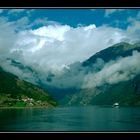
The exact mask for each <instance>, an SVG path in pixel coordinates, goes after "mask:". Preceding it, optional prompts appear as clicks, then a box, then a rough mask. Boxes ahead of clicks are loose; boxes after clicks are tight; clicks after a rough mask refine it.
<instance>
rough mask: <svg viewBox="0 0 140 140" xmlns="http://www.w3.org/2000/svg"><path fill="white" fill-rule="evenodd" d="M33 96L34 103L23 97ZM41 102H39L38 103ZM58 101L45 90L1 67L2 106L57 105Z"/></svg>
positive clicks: (0, 90) (0, 104)
mask: <svg viewBox="0 0 140 140" xmlns="http://www.w3.org/2000/svg"><path fill="white" fill-rule="evenodd" d="M27 98H30V99H31V98H32V99H33V101H32V103H29V102H23V101H22V99H27ZM38 102H39V103H38ZM56 105H57V103H56V101H54V99H53V98H52V97H51V96H50V95H49V94H48V93H46V92H45V91H43V90H42V89H40V88H39V87H37V86H35V85H33V84H30V83H28V82H26V81H23V80H20V79H18V77H16V76H14V75H12V74H10V73H8V72H4V71H3V70H2V69H1V68H0V106H1V107H7V106H8V107H9V106H12V107H28V106H36V107H38V106H44V107H46V106H47V107H48V106H56Z"/></svg>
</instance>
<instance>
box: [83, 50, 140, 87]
mask: <svg viewBox="0 0 140 140" xmlns="http://www.w3.org/2000/svg"><path fill="white" fill-rule="evenodd" d="M139 59H140V53H139V52H137V51H134V52H133V54H132V56H128V57H125V58H120V59H118V60H114V61H110V62H108V63H106V64H105V65H104V67H103V68H102V69H101V70H100V71H99V72H97V73H90V74H89V75H87V76H86V77H85V80H84V84H83V88H96V87H99V86H102V85H104V84H117V83H119V82H123V81H127V80H130V79H132V78H134V77H135V76H136V75H137V74H140V62H139Z"/></svg>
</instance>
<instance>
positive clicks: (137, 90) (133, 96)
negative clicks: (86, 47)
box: [63, 42, 140, 106]
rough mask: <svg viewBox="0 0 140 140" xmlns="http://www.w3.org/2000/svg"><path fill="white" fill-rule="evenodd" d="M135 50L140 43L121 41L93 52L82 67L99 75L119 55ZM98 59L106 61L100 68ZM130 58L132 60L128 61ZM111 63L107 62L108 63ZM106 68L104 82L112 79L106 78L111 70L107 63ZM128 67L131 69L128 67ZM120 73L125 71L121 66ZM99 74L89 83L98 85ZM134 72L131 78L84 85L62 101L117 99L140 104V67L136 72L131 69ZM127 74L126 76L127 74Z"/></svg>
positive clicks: (109, 101)
mask: <svg viewBox="0 0 140 140" xmlns="http://www.w3.org/2000/svg"><path fill="white" fill-rule="evenodd" d="M134 51H137V52H140V43H136V44H129V43H125V42H121V43H118V44H115V45H113V46H111V47H109V48H107V49H104V50H102V51H100V52H98V53H96V54H95V55H93V56H91V57H90V58H89V59H88V60H86V61H84V62H83V63H82V66H81V68H82V69H86V72H87V73H88V74H89V73H90V75H91V76H92V75H96V74H97V73H100V72H101V71H102V70H103V68H104V67H105V66H106V64H110V65H111V63H113V64H116V63H117V62H118V61H117V60H118V59H119V58H122V60H123V58H127V57H129V56H132V55H133V52H134ZM98 59H101V60H102V61H103V62H104V63H103V65H101V66H100V67H99V68H97V65H96V63H97V60H98ZM120 60H121V59H120ZM127 62H128V63H129V61H127ZM113 64H112V66H113ZM110 65H108V67H109V66H110ZM124 65H125V64H124ZM136 65H138V64H136ZM115 66H117V65H115ZM122 67H123V65H122ZM138 67H139V66H138ZM114 68H116V67H114ZM132 68H133V65H132ZM77 69H79V68H77ZM134 69H135V68H134ZM106 70H108V71H106V73H104V75H102V79H103V80H102V81H103V82H104V81H105V80H109V79H105V78H104V77H105V76H106V75H107V73H109V72H110V71H109V70H110V69H107V67H106ZM113 70H114V69H113ZM125 70H128V71H129V69H125ZM118 73H119V74H120V75H121V74H122V75H123V74H124V73H125V71H121V70H120V71H117V74H118ZM114 74H116V73H114ZM98 76H100V75H99V74H98V75H96V79H93V80H92V81H91V83H90V85H95V83H98V82H97V80H98V79H99V78H100V77H98ZM113 76H114V75H112V77H113ZM128 76H129V75H128ZM131 76H132V77H131V78H128V79H127V80H120V81H118V82H116V83H113V84H111V83H109V82H108V83H104V84H100V85H97V86H93V87H92V86H90V87H87V88H83V89H82V88H81V91H80V92H79V93H76V94H74V95H70V96H69V95H67V96H66V97H65V99H64V100H63V103H64V104H66V105H112V104H114V103H115V102H118V103H119V104H120V105H122V106H140V71H138V72H137V73H136V74H133V71H132V72H131ZM85 77H86V74H85ZM125 78H127V76H126V77H125ZM83 79H84V78H83ZM87 82H88V81H87ZM84 84H86V83H84Z"/></svg>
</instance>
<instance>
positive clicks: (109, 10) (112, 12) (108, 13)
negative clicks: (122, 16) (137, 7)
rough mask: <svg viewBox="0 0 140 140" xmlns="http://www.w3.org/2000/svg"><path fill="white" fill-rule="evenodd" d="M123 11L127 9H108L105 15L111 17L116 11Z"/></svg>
mask: <svg viewBox="0 0 140 140" xmlns="http://www.w3.org/2000/svg"><path fill="white" fill-rule="evenodd" d="M122 11H125V9H106V10H105V17H109V16H111V15H112V14H114V13H116V12H122Z"/></svg>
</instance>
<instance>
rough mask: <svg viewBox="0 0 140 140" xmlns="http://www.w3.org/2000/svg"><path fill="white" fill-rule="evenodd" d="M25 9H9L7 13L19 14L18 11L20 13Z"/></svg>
mask: <svg viewBox="0 0 140 140" xmlns="http://www.w3.org/2000/svg"><path fill="white" fill-rule="evenodd" d="M25 11H26V9H10V10H9V12H8V14H19V13H22V12H25Z"/></svg>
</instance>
